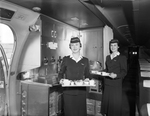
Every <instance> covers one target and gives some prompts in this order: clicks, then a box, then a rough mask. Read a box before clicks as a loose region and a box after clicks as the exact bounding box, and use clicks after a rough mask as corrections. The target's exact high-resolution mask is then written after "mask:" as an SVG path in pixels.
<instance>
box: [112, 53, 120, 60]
mask: <svg viewBox="0 0 150 116" xmlns="http://www.w3.org/2000/svg"><path fill="white" fill-rule="evenodd" d="M119 55H120V52H116V53H115V55H113V54H110V57H111V59H113V58H115V57H117V56H119Z"/></svg>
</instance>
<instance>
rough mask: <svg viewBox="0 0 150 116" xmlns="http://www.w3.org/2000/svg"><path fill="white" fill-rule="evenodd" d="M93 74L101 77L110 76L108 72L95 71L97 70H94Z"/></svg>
mask: <svg viewBox="0 0 150 116" xmlns="http://www.w3.org/2000/svg"><path fill="white" fill-rule="evenodd" d="M91 74H95V75H101V76H109V73H107V72H100V71H95V70H92V71H91Z"/></svg>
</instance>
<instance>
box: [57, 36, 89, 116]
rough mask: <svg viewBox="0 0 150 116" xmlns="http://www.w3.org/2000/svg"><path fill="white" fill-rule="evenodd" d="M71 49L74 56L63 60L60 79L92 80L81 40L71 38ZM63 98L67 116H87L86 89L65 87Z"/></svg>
mask: <svg viewBox="0 0 150 116" xmlns="http://www.w3.org/2000/svg"><path fill="white" fill-rule="evenodd" d="M69 47H70V49H71V51H72V54H71V55H69V56H65V57H64V58H63V60H62V64H61V68H60V72H59V75H58V78H59V79H62V78H65V79H69V80H72V81H74V80H84V79H86V78H88V79H90V71H89V60H88V59H87V58H86V57H83V56H82V55H81V54H80V49H81V47H82V45H81V42H80V39H79V38H78V37H73V38H71V40H70V44H69ZM63 98H64V104H63V106H64V107H63V108H64V114H65V116H87V113H86V87H64V88H63Z"/></svg>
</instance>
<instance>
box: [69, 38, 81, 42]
mask: <svg viewBox="0 0 150 116" xmlns="http://www.w3.org/2000/svg"><path fill="white" fill-rule="evenodd" d="M77 42H80V39H79V38H78V37H73V38H71V40H70V43H77Z"/></svg>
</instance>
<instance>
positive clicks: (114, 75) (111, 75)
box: [109, 73, 117, 79]
mask: <svg viewBox="0 0 150 116" xmlns="http://www.w3.org/2000/svg"><path fill="white" fill-rule="evenodd" d="M109 77H111V78H112V79H114V78H116V77H117V74H115V73H109Z"/></svg>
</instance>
